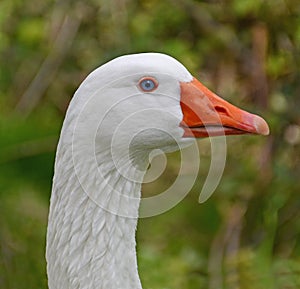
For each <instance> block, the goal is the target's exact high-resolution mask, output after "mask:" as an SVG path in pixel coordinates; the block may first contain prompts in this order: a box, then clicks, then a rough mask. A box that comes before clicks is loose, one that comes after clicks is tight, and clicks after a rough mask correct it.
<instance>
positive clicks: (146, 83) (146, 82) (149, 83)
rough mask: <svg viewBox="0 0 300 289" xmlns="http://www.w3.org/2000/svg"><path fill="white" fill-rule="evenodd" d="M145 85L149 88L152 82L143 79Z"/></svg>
mask: <svg viewBox="0 0 300 289" xmlns="http://www.w3.org/2000/svg"><path fill="white" fill-rule="evenodd" d="M145 87H146V88H151V87H152V82H151V80H146V81H145Z"/></svg>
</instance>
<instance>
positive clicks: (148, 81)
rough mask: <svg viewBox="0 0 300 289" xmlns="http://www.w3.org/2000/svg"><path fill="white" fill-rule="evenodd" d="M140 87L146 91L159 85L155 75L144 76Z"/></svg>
mask: <svg viewBox="0 0 300 289" xmlns="http://www.w3.org/2000/svg"><path fill="white" fill-rule="evenodd" d="M139 87H140V89H141V90H142V91H144V92H151V91H153V90H155V89H156V88H157V87H158V82H157V80H156V79H155V78H153V77H143V78H142V79H140V81H139Z"/></svg>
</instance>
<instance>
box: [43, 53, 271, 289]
mask: <svg viewBox="0 0 300 289" xmlns="http://www.w3.org/2000/svg"><path fill="white" fill-rule="evenodd" d="M268 133H269V128H268V125H267V123H266V121H265V120H264V119H263V118H261V117H260V116H257V115H254V114H251V113H249V112H246V111H244V110H242V109H239V108H237V107H236V106H234V105H232V104H230V103H228V102H227V101H225V100H223V99H222V98H220V97H219V96H217V95H216V94H214V93H213V92H211V91H210V90H209V89H208V88H206V87H205V86H204V85H203V84H202V83H201V82H200V81H198V80H197V79H196V78H195V77H193V76H192V75H191V74H190V73H189V71H188V70H187V69H186V68H185V67H184V66H183V65H182V64H181V63H180V62H178V61H177V60H175V59H174V58H173V57H171V56H168V55H165V54H160V53H140V54H131V55H125V56H120V57H118V58H115V59H113V60H111V61H109V62H108V63H106V64H104V65H102V66H100V67H98V68H97V69H95V70H94V71H93V72H91V73H90V74H89V75H88V76H87V78H86V79H85V80H84V81H83V82H82V84H81V85H80V86H79V88H78V89H77V91H76V92H75V94H74V97H73V98H72V100H71V102H70V104H69V107H68V110H67V113H66V117H65V120H64V123H63V126H62V130H61V134H60V139H59V142H58V146H57V152H56V159H55V166H54V177H53V185H52V193H51V200H50V209H49V220H48V228H47V242H46V260H47V275H48V286H49V289H67V288H68V289H73V288H76V289H142V285H141V281H140V279H139V275H138V267H137V259H136V240H135V232H136V228H137V220H138V217H139V204H140V199H141V184H142V181H143V176H144V174H145V172H146V171H147V168H148V165H149V154H151V152H152V151H153V150H157V149H158V150H160V151H162V152H171V151H174V150H178V149H180V148H181V147H185V146H188V145H189V144H190V143H191V141H192V140H193V139H194V138H202V137H208V136H220V135H238V134H260V135H267V134H268Z"/></svg>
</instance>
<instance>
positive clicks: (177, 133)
mask: <svg viewBox="0 0 300 289" xmlns="http://www.w3.org/2000/svg"><path fill="white" fill-rule="evenodd" d="M66 119H67V120H68V119H71V120H72V121H73V123H72V126H71V127H72V130H73V131H76V132H78V135H77V136H78V137H77V139H76V143H81V145H83V144H82V141H83V142H85V143H87V140H90V139H89V137H91V136H92V137H93V138H94V139H93V140H92V143H93V144H94V145H95V150H96V154H97V151H103V148H105V147H106V148H108V147H110V148H115V149H113V151H114V152H116V154H117V156H116V158H117V159H122V156H123V155H125V151H127V152H129V154H130V155H131V157H132V158H133V159H135V158H136V157H135V156H138V159H139V160H144V159H147V158H144V157H143V156H146V155H147V153H148V152H149V151H151V150H153V149H160V150H163V151H173V150H176V149H178V147H180V146H181V145H186V144H189V143H190V142H191V141H190V139H189V138H195V137H196V138H201V137H207V136H220V135H235V134H262V135H267V134H268V133H269V128H268V125H267V123H266V122H265V121H264V120H263V119H262V118H261V117H259V116H257V115H254V114H251V113H248V112H246V111H244V110H242V109H239V108H237V107H236V106H234V105H232V104H230V103H228V102H227V101H225V100H223V99H222V98H220V97H218V96H217V95H216V94H214V93H213V92H211V91H210V90H209V89H208V88H206V87H205V86H204V85H203V84H202V83H201V82H200V81H198V80H197V79H196V78H195V77H193V76H192V75H191V74H190V73H189V72H188V70H187V69H186V68H185V67H184V66H183V65H182V64H181V63H180V62H178V61H177V60H175V59H174V58H172V57H170V56H167V55H165V54H159V53H142V54H135V55H127V56H121V57H118V58H116V59H114V60H112V61H110V62H108V63H106V64H104V65H102V66H101V67H100V68H98V69H96V70H95V71H94V72H92V73H91V74H90V75H89V76H88V77H87V78H86V80H85V81H84V82H83V83H82V85H81V86H80V87H79V89H78V90H77V92H76V94H75V97H74V98H73V100H72V102H71V104H70V107H69V111H68V115H67V118H66ZM75 126H76V127H75ZM73 140H74V138H73Z"/></svg>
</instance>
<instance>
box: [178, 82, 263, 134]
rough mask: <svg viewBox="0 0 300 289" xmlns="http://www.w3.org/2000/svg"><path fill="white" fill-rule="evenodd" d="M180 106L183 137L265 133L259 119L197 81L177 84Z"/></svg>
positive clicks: (261, 121) (261, 119) (261, 120)
mask: <svg viewBox="0 0 300 289" xmlns="http://www.w3.org/2000/svg"><path fill="white" fill-rule="evenodd" d="M180 88H181V98H180V105H181V109H182V113H183V120H182V122H181V123H180V126H181V127H182V128H183V129H184V135H183V136H184V137H207V136H220V135H236V134H261V135H268V134H269V127H268V124H267V123H266V122H265V120H264V119H263V118H261V117H260V116H258V115H255V114H251V113H249V112H247V111H244V110H242V109H240V108H238V107H236V106H234V105H232V104H230V103H229V102H227V101H225V100H224V99H222V98H220V97H219V96H217V95H216V94H214V93H213V92H211V91H210V90H209V89H208V88H206V87H205V86H204V85H203V84H202V83H201V82H200V81H198V80H197V79H196V78H194V79H193V80H192V81H191V82H188V83H184V82H181V83H180Z"/></svg>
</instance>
